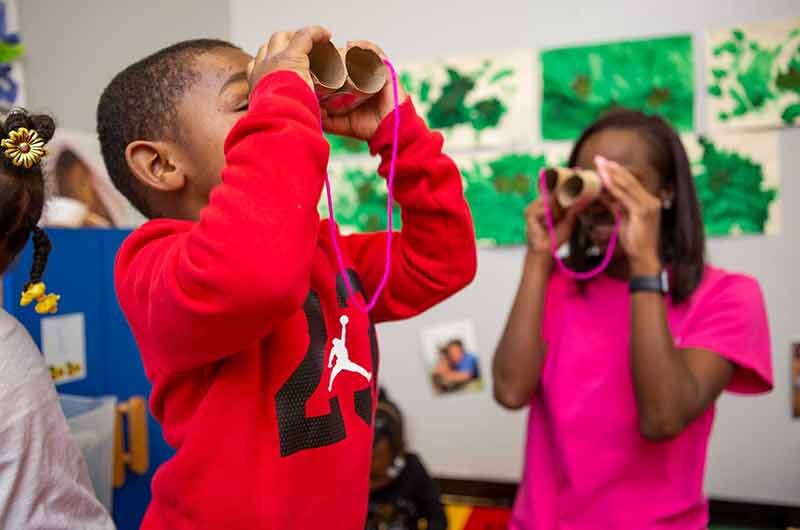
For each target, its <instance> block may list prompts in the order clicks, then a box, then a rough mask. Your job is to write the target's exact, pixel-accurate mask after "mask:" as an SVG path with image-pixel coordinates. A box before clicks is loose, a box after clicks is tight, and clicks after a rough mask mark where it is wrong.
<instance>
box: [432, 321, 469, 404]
mask: <svg viewBox="0 0 800 530" xmlns="http://www.w3.org/2000/svg"><path fill="white" fill-rule="evenodd" d="M421 336H422V352H423V359H424V361H425V367H426V370H427V375H428V377H430V379H431V387H432V389H433V392H434V393H435V394H450V393H456V392H464V391H473V392H476V391H480V390H483V381H482V380H481V369H480V360H479V356H478V353H477V352H478V349H477V339H476V335H475V326H474V325H473V323H472V322H471V321H468V320H465V321H460V322H451V323H446V324H441V325H437V326H432V327H427V328H425V329H423V330H422V334H421Z"/></svg>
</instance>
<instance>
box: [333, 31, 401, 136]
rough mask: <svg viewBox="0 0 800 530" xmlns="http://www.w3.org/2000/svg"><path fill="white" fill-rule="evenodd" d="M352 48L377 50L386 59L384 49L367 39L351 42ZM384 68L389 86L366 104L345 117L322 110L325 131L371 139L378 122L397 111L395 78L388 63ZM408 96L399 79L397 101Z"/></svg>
mask: <svg viewBox="0 0 800 530" xmlns="http://www.w3.org/2000/svg"><path fill="white" fill-rule="evenodd" d="M350 48H365V49H368V50H372V51H374V52H375V53H377V54H378V56H379V57H380V58H381V59H385V58H386V55H385V54H384V53H383V50H381V49H380V48H378V47H377V46H376V45H374V44H373V43H371V42H368V41H363V40H361V41H353V42H348V43H347V49H350ZM384 68H386V85H385V86H384V87H383V90H381V91H380V92H378V93H377V94H375V95H374V96H373V97H372V98H370V99H369V100H368V101H366V102H364V104H362V105H360V106H359V107H358V108H356V109H355V110H353V111H352V112H350V113H348V114H345V115H344V116H328V114H327V113H326V112H325V110H324V109H323V110H322V127H323V128H324V129H325V131H326V132H329V133H332V134H338V135H339V136H349V137H350V138H356V139H358V140H364V141H367V142H368V141H369V140H370V139H371V138H372V136H373V135H374V134H375V131H376V130H377V129H378V125H380V124H381V122H382V121H383V119H384V118H385V117H386V116H387V115H388V114H390V113H391V112H393V111H394V93H393V91H392V77H391V74H390V73H389V67H388V66H385V67H384ZM407 97H408V96H407V95H406V92H405V90H403V85H401V84H400V82H399V80H398V84H397V98H398V104H400V103H403V101H405V100H406V98H407Z"/></svg>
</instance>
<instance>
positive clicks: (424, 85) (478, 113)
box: [400, 52, 534, 150]
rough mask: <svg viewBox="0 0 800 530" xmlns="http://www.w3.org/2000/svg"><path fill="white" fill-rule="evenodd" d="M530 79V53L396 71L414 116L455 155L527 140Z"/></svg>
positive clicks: (439, 62) (455, 60)
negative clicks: (413, 106)
mask: <svg viewBox="0 0 800 530" xmlns="http://www.w3.org/2000/svg"><path fill="white" fill-rule="evenodd" d="M532 80H533V58H532V54H531V52H510V53H504V54H496V55H482V56H473V57H466V58H443V59H438V60H435V61H432V62H428V63H420V64H408V65H401V66H400V81H401V83H402V84H403V87H404V88H405V90H406V91H407V92H408V93H409V95H410V96H411V97H412V99H413V101H414V104H415V106H416V108H417V112H418V113H419V114H420V115H421V116H422V117H423V118H424V119H425V121H426V122H427V124H428V126H429V127H431V128H433V129H437V130H439V131H441V132H442V133H443V134H444V135H445V138H446V140H447V145H448V148H449V149H456V150H458V149H475V148H480V147H487V146H500V145H508V144H510V143H514V142H523V141H525V142H527V141H530V140H531V138H532V137H533V133H534V130H533V119H532V114H533V112H532V102H531V101H530V99H531V98H530V97H528V96H529V94H530V92H529V91H530V90H532V85H531V83H532ZM526 97H527V99H528V101H526Z"/></svg>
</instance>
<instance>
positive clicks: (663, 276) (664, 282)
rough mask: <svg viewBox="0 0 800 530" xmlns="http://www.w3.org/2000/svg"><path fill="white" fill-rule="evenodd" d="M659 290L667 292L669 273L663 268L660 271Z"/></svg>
mask: <svg viewBox="0 0 800 530" xmlns="http://www.w3.org/2000/svg"><path fill="white" fill-rule="evenodd" d="M660 276H661V292H662V293H664V294H667V293H669V275H668V274H667V270H666V269H664V270H662V271H661V275H660Z"/></svg>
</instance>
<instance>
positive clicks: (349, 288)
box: [325, 59, 400, 313]
mask: <svg viewBox="0 0 800 530" xmlns="http://www.w3.org/2000/svg"><path fill="white" fill-rule="evenodd" d="M383 62H384V63H386V66H387V67H389V73H390V74H391V77H392V93H393V94H394V138H393V140H392V158H391V160H390V161H389V178H388V179H387V185H386V186H387V188H388V197H387V199H386V218H387V220H386V266H385V268H384V269H383V277H382V278H381V282H380V284H378V288H377V289H375V293H374V294H373V295H372V300H370V301H369V303H367V305H366V306H365V305H363V304H361V302H359V301H358V299H357V298H356V297H355V293H354V292H353V286H352V285H351V284H350V276H349V275H348V274H347V270H346V269H345V266H344V258H343V257H342V250H341V249H340V248H339V239H338V237H337V235H336V221H335V219H334V217H333V197H332V195H331V180H330V177H329V176H328V174H327V173H325V193H326V194H327V197H328V218H329V220H328V226H329V227H330V230H331V242H332V243H333V250H334V251H335V252H336V260H337V261H338V262H339V271H340V272H341V274H342V278H344V284H345V287H346V288H347V296H348V300H350V302H351V303H352V304H353V305H354V306H355V307H356V309H358V310H359V311H361V312H362V313H369V312H370V311H371V310H372V308H373V307H375V304H376V303H377V301H378V298H379V297H380V295H381V292H382V291H383V289H384V287H386V281H387V280H388V279H389V269H390V268H391V266H392V204H393V202H394V201H393V200H392V188H393V187H394V186H393V184H394V170H395V163H396V162H397V141H398V138H399V136H400V101H399V100H400V96H399V95H398V89H397V73H396V72H395V70H394V66H392V63H390V62H389V60H388V59H384V60H383Z"/></svg>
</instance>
